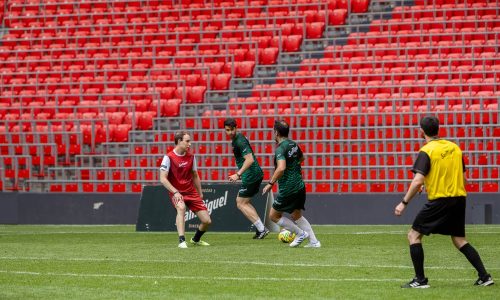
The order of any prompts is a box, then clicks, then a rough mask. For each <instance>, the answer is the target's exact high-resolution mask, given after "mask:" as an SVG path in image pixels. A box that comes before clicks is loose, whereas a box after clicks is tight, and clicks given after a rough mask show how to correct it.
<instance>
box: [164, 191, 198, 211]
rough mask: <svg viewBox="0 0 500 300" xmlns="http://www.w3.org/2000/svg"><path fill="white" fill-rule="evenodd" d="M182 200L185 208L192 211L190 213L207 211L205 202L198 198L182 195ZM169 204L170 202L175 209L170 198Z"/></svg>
mask: <svg viewBox="0 0 500 300" xmlns="http://www.w3.org/2000/svg"><path fill="white" fill-rule="evenodd" d="M182 198H184V203H185V204H186V206H187V207H188V208H189V209H190V210H191V211H192V212H197V211H200V210H207V207H206V206H205V202H203V200H202V199H201V198H200V197H199V196H198V197H192V196H191V197H190V196H184V195H182ZM170 202H172V205H173V206H174V207H175V202H174V200H173V198H170Z"/></svg>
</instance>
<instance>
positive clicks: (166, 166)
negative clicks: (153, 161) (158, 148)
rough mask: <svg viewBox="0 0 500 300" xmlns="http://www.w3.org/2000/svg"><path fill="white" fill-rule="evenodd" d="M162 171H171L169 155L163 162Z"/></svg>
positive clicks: (164, 157)
mask: <svg viewBox="0 0 500 300" xmlns="http://www.w3.org/2000/svg"><path fill="white" fill-rule="evenodd" d="M160 170H162V171H165V172H168V170H170V158H169V157H168V156H167V155H165V156H163V160H162V161H161V166H160Z"/></svg>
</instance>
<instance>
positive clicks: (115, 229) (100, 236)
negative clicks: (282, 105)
mask: <svg viewBox="0 0 500 300" xmlns="http://www.w3.org/2000/svg"><path fill="white" fill-rule="evenodd" d="M314 228H315V230H316V234H317V236H318V238H319V239H320V240H321V243H322V248H320V249H311V248H290V247H288V245H287V244H283V243H281V242H280V241H278V239H277V233H272V234H270V235H269V236H268V237H267V238H266V239H264V240H252V238H251V237H252V233H250V232H247V233H215V232H208V233H207V234H206V235H205V236H204V240H206V241H207V242H209V243H211V244H212V245H211V246H210V247H190V248H189V249H178V248H177V236H176V234H175V233H160V232H147V233H138V232H135V227H134V226H21V225H17V226H12V225H11V226H9V225H3V226H0V299H51V300H53V299H71V300H74V299H451V298H453V299H454V300H457V299H481V300H485V299H499V298H500V296H499V295H500V288H499V286H500V226H499V225H468V226H467V228H466V229H467V234H468V239H469V242H470V243H471V244H472V245H473V246H474V247H475V248H476V249H477V250H478V251H479V253H480V254H481V256H482V259H483V261H484V263H485V265H486V267H487V269H488V270H489V272H490V273H491V274H492V275H493V278H494V279H496V280H497V282H496V285H493V286H490V287H475V286H473V283H474V281H475V280H476V278H477V274H476V272H475V270H474V269H473V268H472V266H470V264H469V263H468V262H467V260H466V259H465V257H464V256H463V255H462V254H461V253H460V252H459V251H457V250H455V249H454V247H453V245H452V243H451V241H450V238H449V237H445V236H439V235H433V236H430V237H425V238H424V250H425V262H426V275H427V277H429V283H430V285H431V288H429V289H425V290H420V289H419V290H413V289H412V290H407V289H401V288H400V285H401V284H403V283H405V282H407V281H408V280H410V279H411V277H412V276H413V268H412V265H411V260H410V257H409V254H408V251H409V250H408V246H407V241H406V232H407V230H408V228H409V226H341V225H339V226H315V227H314ZM191 236H192V233H188V234H187V238H191Z"/></svg>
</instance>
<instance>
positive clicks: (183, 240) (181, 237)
mask: <svg viewBox="0 0 500 300" xmlns="http://www.w3.org/2000/svg"><path fill="white" fill-rule="evenodd" d="M185 241H186V237H184V236H183V235H179V244H180V243H182V242H185Z"/></svg>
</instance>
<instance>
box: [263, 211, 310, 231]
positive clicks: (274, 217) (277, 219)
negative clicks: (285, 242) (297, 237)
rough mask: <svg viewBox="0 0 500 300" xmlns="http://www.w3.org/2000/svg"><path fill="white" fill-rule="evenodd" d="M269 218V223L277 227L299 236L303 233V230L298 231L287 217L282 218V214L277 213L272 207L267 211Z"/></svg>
mask: <svg viewBox="0 0 500 300" xmlns="http://www.w3.org/2000/svg"><path fill="white" fill-rule="evenodd" d="M269 218H270V219H271V221H273V222H274V223H276V224H278V226H280V227H283V228H285V229H286V230H288V231H291V232H295V234H301V233H302V232H303V230H302V229H300V228H299V227H298V226H297V224H295V223H294V222H293V221H292V220H290V219H288V218H287V217H285V216H283V213H282V212H281V211H278V210H276V209H275V208H273V207H271V210H270V211H269Z"/></svg>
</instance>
